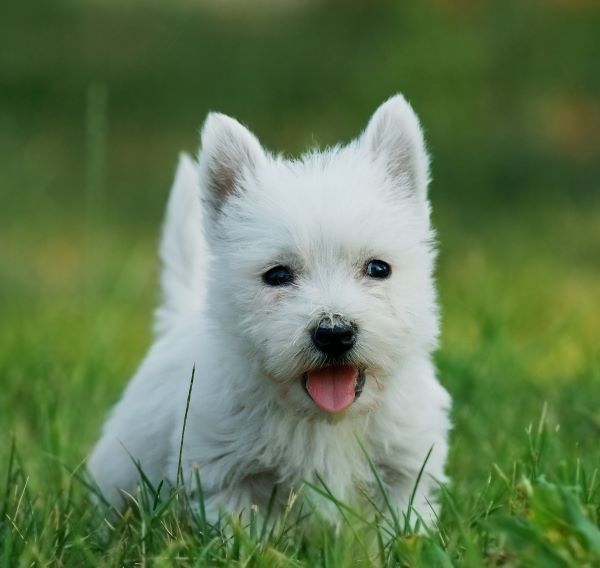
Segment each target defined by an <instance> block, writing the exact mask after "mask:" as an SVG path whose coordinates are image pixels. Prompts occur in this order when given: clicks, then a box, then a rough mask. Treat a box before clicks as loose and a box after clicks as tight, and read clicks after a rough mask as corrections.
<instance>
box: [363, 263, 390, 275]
mask: <svg viewBox="0 0 600 568" xmlns="http://www.w3.org/2000/svg"><path fill="white" fill-rule="evenodd" d="M391 273H392V267H391V266H390V265H389V264H388V263H387V262H384V261H383V260H377V259H374V260H370V261H369V262H368V263H367V267H366V269H365V274H366V275H367V276H368V277H369V278H387V277H388V276H389V275H390V274H391Z"/></svg>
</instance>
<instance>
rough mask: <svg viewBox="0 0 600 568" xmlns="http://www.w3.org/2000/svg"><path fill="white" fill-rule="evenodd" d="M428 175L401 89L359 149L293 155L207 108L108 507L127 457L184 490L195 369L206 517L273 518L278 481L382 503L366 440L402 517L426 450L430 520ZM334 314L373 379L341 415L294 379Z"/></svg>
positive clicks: (129, 468) (440, 431)
mask: <svg viewBox="0 0 600 568" xmlns="http://www.w3.org/2000/svg"><path fill="white" fill-rule="evenodd" d="M428 175H429V174H428V158H427V153H426V150H425V145H424V141H423V136H422V132H421V128H420V126H419V121H418V119H417V117H416V115H415V113H414V112H413V110H412V108H411V107H410V105H409V104H408V103H407V102H406V101H405V100H404V98H402V97H401V96H399V95H398V96H395V97H393V98H391V99H390V100H388V101H387V102H386V103H384V104H383V105H382V106H381V107H380V108H379V109H378V110H377V112H376V113H375V114H374V116H373V117H372V119H371V121H370V122H369V125H368V126H367V129H366V130H365V132H364V133H363V134H362V136H361V137H359V138H358V139H357V140H355V141H354V142H352V143H351V144H349V145H347V146H345V147H336V148H333V149H329V150H326V151H324V152H311V153H308V154H306V155H304V156H303V157H302V158H301V159H299V160H296V161H290V160H286V159H283V158H281V157H277V156H273V155H270V154H268V153H267V152H265V151H264V150H263V149H262V147H261V146H260V144H259V142H258V140H257V139H256V138H255V137H254V136H253V135H252V134H251V133H250V132H249V131H248V130H247V129H246V128H244V127H243V126H242V125H241V124H239V123H238V122H236V121H235V120H233V119H231V118H228V117H226V116H224V115H220V114H210V115H209V117H208V118H207V120H206V123H205V125H204V128H203V130H202V151H201V153H200V155H199V160H198V163H197V164H196V163H194V162H192V160H190V159H189V158H187V157H185V156H184V157H182V158H181V161H180V165H179V169H178V171H177V175H176V179H175V183H174V186H173V189H172V193H171V197H170V200H169V204H168V208H167V218H166V223H165V227H164V234H163V241H162V245H161V257H162V260H163V263H164V273H163V276H162V284H163V293H164V302H163V304H162V306H161V307H160V308H159V309H158V311H157V320H156V329H157V338H156V341H155V343H154V345H153V346H152V348H151V349H150V352H149V353H148V355H147V357H146V359H145V360H144V362H143V363H142V365H141V367H140V368H139V369H138V371H137V373H136V374H135V376H134V378H133V379H132V381H131V383H130V384H129V386H128V387H127V390H126V391H125V394H124V396H123V398H122V399H121V400H120V402H119V403H118V404H117V406H116V407H115V409H114V410H113V412H112V414H111V416H110V418H109V420H108V421H107V423H106V425H105V427H104V430H103V434H102V437H101V439H100V441H99V442H98V444H97V446H96V448H95V449H94V452H93V454H92V456H91V458H90V460H89V470H90V472H91V474H92V476H93V478H94V479H95V480H96V482H97V483H98V485H99V487H100V488H101V490H102V491H103V493H104V494H105V496H106V498H107V499H108V500H109V501H110V502H111V503H113V504H114V505H116V506H119V505H121V504H122V503H123V502H124V501H123V499H124V498H123V495H124V493H125V492H128V493H132V492H134V491H135V487H136V485H137V484H138V481H139V475H138V472H137V469H136V467H135V465H134V462H133V460H134V459H135V460H139V462H140V463H141V465H142V467H143V469H144V471H145V473H146V474H147V475H148V477H149V478H150V479H151V480H152V481H153V482H155V483H158V481H159V480H161V479H163V478H164V479H166V480H168V481H170V482H171V483H175V481H176V477H177V466H178V455H179V445H180V439H181V433H182V426H183V416H184V411H185V406H186V397H187V394H188V388H189V383H190V376H191V373H192V367H193V366H194V365H195V367H196V375H195V384H194V388H193V392H192V398H191V404H190V409H189V416H188V421H187V426H186V435H185V439H184V446H183V460H182V464H183V474H184V476H185V479H186V483H191V478H192V475H191V472H192V471H193V469H194V468H195V467H198V468H199V472H200V477H201V480H202V486H203V492H204V496H205V499H206V507H207V510H208V511H209V513H211V514H213V515H217V514H218V513H219V512H220V511H221V510H225V511H232V512H236V513H239V512H242V511H244V510H247V509H248V508H249V507H250V506H251V505H253V504H256V505H258V506H259V507H260V508H264V507H265V506H266V504H267V502H268V499H269V497H270V495H271V491H272V488H273V486H274V484H277V485H278V495H279V497H280V498H281V503H283V502H285V500H286V499H287V497H288V495H289V494H290V492H292V491H293V492H296V491H297V490H299V489H300V487H301V485H302V482H303V480H307V481H310V482H313V483H318V481H317V480H318V479H319V478H320V479H321V480H322V481H324V482H325V484H326V485H327V486H328V487H329V489H330V490H331V491H332V492H333V493H334V495H336V497H338V498H340V499H342V500H345V501H347V502H350V503H358V502H360V501H361V495H362V494H363V492H364V491H365V490H366V491H368V492H370V493H371V495H372V496H373V498H374V499H376V500H378V499H380V497H381V496H380V495H379V490H378V489H377V488H376V484H375V479H374V476H373V474H372V472H371V471H370V470H369V468H368V466H367V462H366V459H365V457H364V454H363V453H362V450H361V449H360V446H359V444H358V442H357V439H359V440H361V441H362V443H363V445H364V447H365V449H366V451H367V452H368V454H369V455H370V457H371V459H372V460H373V462H374V463H375V464H376V467H377V468H378V470H379V472H380V474H381V477H382V479H383V481H384V483H385V485H386V489H387V491H388V493H389V495H390V497H391V499H392V501H393V503H394V505H395V506H396V507H397V508H398V510H399V511H400V512H401V511H403V510H404V509H405V507H406V506H407V502H408V499H409V495H410V493H411V491H412V488H413V485H414V483H415V479H416V477H417V475H418V472H419V470H420V468H421V466H422V464H423V462H424V460H425V457H426V455H427V453H428V451H429V450H430V448H433V450H432V453H431V456H430V458H429V460H428V462H427V464H426V467H425V475H424V476H423V478H422V480H421V483H420V485H419V488H418V491H417V496H416V500H415V502H414V506H415V508H416V509H417V511H418V513H419V514H420V515H421V516H422V517H424V518H425V519H428V518H431V514H432V508H431V503H433V502H434V499H433V492H434V490H435V486H436V483H437V481H438V480H443V479H444V462H445V459H446V453H447V432H448V429H449V419H448V409H449V406H450V398H449V396H448V394H447V392H446V391H445V390H444V389H443V387H442V386H440V384H439V383H438V381H437V379H436V376H435V369H434V366H433V364H432V362H431V356H430V354H431V351H432V349H433V348H434V347H435V344H436V338H437V334H438V318H437V310H436V295H435V290H434V285H433V279H432V270H433V263H434V257H435V254H434V250H433V247H432V229H431V226H430V221H429V203H428V200H427V183H428ZM201 205H202V206H201ZM209 251H210V254H209ZM373 258H377V259H382V260H385V261H386V262H388V263H389V264H390V265H391V266H392V275H391V277H390V278H389V279H386V280H374V279H369V278H367V277H366V276H365V275H364V272H363V267H364V265H365V263H366V262H367V261H368V260H370V259H373ZM278 264H284V265H287V266H290V267H291V268H292V269H293V270H294V272H295V274H296V281H295V284H294V285H293V286H285V287H269V286H267V285H265V284H264V283H263V281H262V278H261V276H262V274H263V273H264V272H265V271H267V270H268V269H269V268H271V267H273V266H275V265H278ZM331 314H343V315H344V317H346V318H348V319H350V320H352V321H353V322H355V323H356V325H357V326H358V341H357V344H356V346H355V348H354V350H353V351H352V353H351V358H352V361H353V362H354V363H356V364H357V365H360V366H362V367H365V368H366V377H367V378H366V384H365V387H364V392H363V394H362V396H361V397H360V398H358V399H357V400H356V401H355V402H354V404H353V405H352V406H351V407H350V408H349V409H348V410H347V411H345V412H344V413H342V414H337V415H330V414H327V413H326V412H324V411H322V410H320V409H319V408H317V406H316V405H315V404H314V402H313V401H312V400H311V399H310V398H309V396H308V395H307V394H306V392H305V391H304V390H303V387H302V381H301V377H302V374H303V373H304V372H305V371H307V370H308V369H310V368H312V367H314V366H315V364H318V361H319V356H318V353H316V352H315V349H314V347H313V345H312V343H311V339H310V333H309V330H310V329H311V327H312V326H314V325H315V323H316V322H317V321H318V320H319V318H321V317H322V316H323V315H331ZM303 495H305V496H307V497H308V498H310V499H311V500H313V501H314V500H315V499H316V493H314V492H311V491H307V490H306V489H304V490H303ZM316 501H317V502H318V503H320V505H322V506H323V509H322V511H323V513H324V514H326V515H327V514H328V510H327V508H326V506H325V504H324V503H322V502H319V500H318V499H316Z"/></svg>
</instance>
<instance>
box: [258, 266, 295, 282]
mask: <svg viewBox="0 0 600 568" xmlns="http://www.w3.org/2000/svg"><path fill="white" fill-rule="evenodd" d="M263 280H264V281H265V284H268V285H269V286H286V285H287V284H291V283H292V282H293V280H294V275H293V274H292V271H291V270H290V269H289V268H288V267H287V266H275V267H273V268H271V270H267V272H265V273H264V274H263Z"/></svg>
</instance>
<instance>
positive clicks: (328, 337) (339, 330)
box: [312, 320, 356, 357]
mask: <svg viewBox="0 0 600 568" xmlns="http://www.w3.org/2000/svg"><path fill="white" fill-rule="evenodd" d="M312 340H313V343H314V344H315V347H316V348H317V349H318V350H319V351H321V352H322V353H325V355H329V356H331V357H339V356H340V355H343V354H344V353H346V352H348V351H350V349H352V347H354V344H355V343H356V331H355V329H354V327H353V326H351V325H350V324H348V323H339V322H337V323H334V324H333V325H332V324H331V322H330V321H329V320H323V321H321V322H319V325H318V326H317V327H316V328H315V329H314V330H313V334H312Z"/></svg>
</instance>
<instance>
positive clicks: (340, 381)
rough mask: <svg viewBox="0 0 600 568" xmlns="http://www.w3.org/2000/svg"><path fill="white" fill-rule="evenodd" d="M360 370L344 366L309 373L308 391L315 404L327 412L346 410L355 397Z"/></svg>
mask: <svg viewBox="0 0 600 568" xmlns="http://www.w3.org/2000/svg"><path fill="white" fill-rule="evenodd" d="M357 379H358V369H356V368H354V367H350V366H349V365H344V366H342V367H327V368H325V369H318V370H316V371H309V373H308V378H307V381H306V389H307V390H308V393H309V394H310V396H311V398H312V399H313V400H314V401H315V404H316V405H317V406H318V407H319V408H322V409H323V410H326V411H327V412H341V411H342V410H346V408H348V407H349V406H350V405H351V404H352V403H353V402H354V397H355V390H354V389H355V387H356V380H357Z"/></svg>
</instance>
